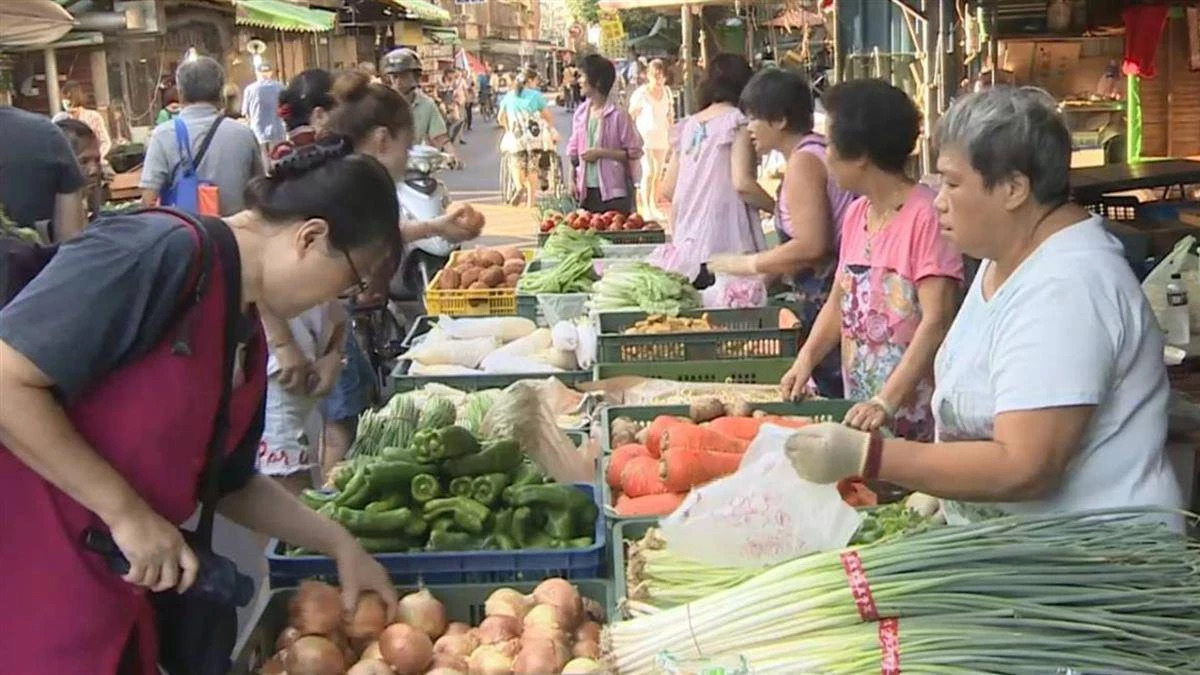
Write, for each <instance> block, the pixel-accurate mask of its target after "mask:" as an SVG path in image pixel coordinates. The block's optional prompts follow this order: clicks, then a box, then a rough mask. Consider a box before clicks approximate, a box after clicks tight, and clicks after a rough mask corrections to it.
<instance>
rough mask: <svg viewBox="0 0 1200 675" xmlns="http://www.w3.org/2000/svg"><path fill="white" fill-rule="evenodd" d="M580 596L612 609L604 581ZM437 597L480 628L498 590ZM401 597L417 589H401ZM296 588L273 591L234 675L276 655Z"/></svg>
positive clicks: (584, 583)
mask: <svg viewBox="0 0 1200 675" xmlns="http://www.w3.org/2000/svg"><path fill="white" fill-rule="evenodd" d="M573 583H574V584H575V586H576V587H577V588H578V589H579V593H580V595H582V596H583V597H585V598H589V599H591V600H594V601H596V602H598V603H600V605H601V606H602V607H605V608H611V607H612V584H611V583H610V582H608V581H606V580H604V579H584V580H573ZM509 585H510V586H511V587H512V588H514V589H516V590H518V591H520V592H522V593H529V592H532V591H533V589H534V587H535V586H537V582H536V581H529V582H521V583H514V584H509ZM427 588H428V589H429V592H430V593H433V595H434V597H436V598H437V599H438V600H440V601H441V603H442V604H443V605H444V606H445V607H446V618H447V620H450V621H462V622H465V623H467V624H470V625H471V626H478V625H479V623H480V622H481V621H483V618H484V610H483V607H484V603H485V602H486V601H487V597H488V596H489V595H491V594H492V591H494V590H496V588H497V587H496V585H494V584H459V585H431V586H428V587H427ZM398 590H399V591H400V593H401V595H403V594H405V593H408V592H411V591H415V590H417V589H416V588H402V589H398ZM295 593H296V589H295V588H280V589H278V590H275V591H272V592H271V594H270V595H269V596H268V598H267V601H266V602H265V603H263V604H262V606H261V607H260V608H259V610H258V612H257V613H256V614H255V615H254V617H253V618H252V619H251V620H250V624H249V628H247V629H246V632H244V633H243V636H242V639H241V640H240V641H239V643H238V646H237V649H236V650H235V651H234V657H233V669H232V670H230V671H229V672H230V675H255V674H256V673H258V671H259V668H261V667H262V664H263V662H264V661H266V660H267V659H269V658H271V655H272V654H274V652H275V638H276V637H278V635H279V633H280V632H281V631H282V630H283V629H284V628H286V627H287V621H288V602H290V601H291V599H292V596H293V595H295Z"/></svg>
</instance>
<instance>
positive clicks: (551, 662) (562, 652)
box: [513, 640, 571, 675]
mask: <svg viewBox="0 0 1200 675" xmlns="http://www.w3.org/2000/svg"><path fill="white" fill-rule="evenodd" d="M570 658H571V653H570V651H568V650H567V646H566V645H565V644H563V643H561V642H555V641H554V640H521V651H520V653H518V654H517V660H516V661H514V662H513V672H514V673H518V674H523V675H538V674H539V673H557V672H558V671H559V670H562V667H563V666H564V665H565V664H566V663H567V661H568V660H570Z"/></svg>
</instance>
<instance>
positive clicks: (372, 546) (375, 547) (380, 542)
mask: <svg viewBox="0 0 1200 675" xmlns="http://www.w3.org/2000/svg"><path fill="white" fill-rule="evenodd" d="M356 539H358V543H359V544H362V547H363V549H365V550H366V552H367V553H404V552H405V551H407V550H408V549H410V548H412V547H413V543H412V541H410V540H409V539H407V538H405V537H356Z"/></svg>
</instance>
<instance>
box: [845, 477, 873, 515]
mask: <svg viewBox="0 0 1200 675" xmlns="http://www.w3.org/2000/svg"><path fill="white" fill-rule="evenodd" d="M837 491H838V494H839V495H841V497H842V501H844V502H846V503H847V504H849V505H850V506H853V507H855V508H858V507H861V506H875V505H876V504H878V503H879V498H878V497H877V496H876V495H875V491H874V490H872V489H871V488H869V487H867V485H866V483H863V482H862V481H861V480H857V479H854V478H843V479H842V480H840V481H838V482H837Z"/></svg>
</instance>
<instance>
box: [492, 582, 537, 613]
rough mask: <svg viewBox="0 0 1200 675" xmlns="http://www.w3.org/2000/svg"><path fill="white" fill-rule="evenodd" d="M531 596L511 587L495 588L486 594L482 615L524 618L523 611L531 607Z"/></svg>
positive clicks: (532, 602) (532, 603)
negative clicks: (489, 593)
mask: <svg viewBox="0 0 1200 675" xmlns="http://www.w3.org/2000/svg"><path fill="white" fill-rule="evenodd" d="M533 605H534V601H533V598H531V597H529V596H528V595H525V594H523V593H521V592H520V591H516V590H513V589H511V588H497V589H496V590H494V591H492V594H491V595H489V596H488V598H487V602H485V603H484V605H483V613H484V616H512V617H516V618H517V619H523V618H525V613H526V612H528V611H529V608H530V607H533Z"/></svg>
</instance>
